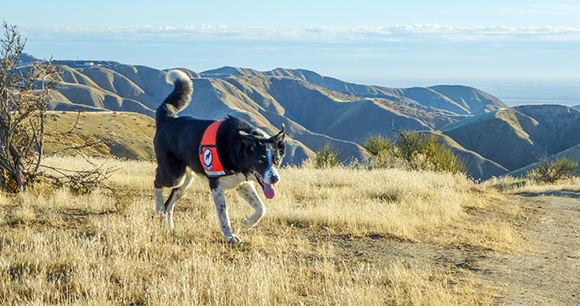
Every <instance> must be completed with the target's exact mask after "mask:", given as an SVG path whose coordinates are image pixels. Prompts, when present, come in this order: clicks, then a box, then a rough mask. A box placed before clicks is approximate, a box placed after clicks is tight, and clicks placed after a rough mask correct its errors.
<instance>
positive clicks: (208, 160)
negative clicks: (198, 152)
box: [203, 149, 213, 168]
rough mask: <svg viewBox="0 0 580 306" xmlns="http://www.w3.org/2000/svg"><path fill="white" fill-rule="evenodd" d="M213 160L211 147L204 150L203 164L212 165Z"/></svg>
mask: <svg viewBox="0 0 580 306" xmlns="http://www.w3.org/2000/svg"><path fill="white" fill-rule="evenodd" d="M212 162H213V154H212V153H211V150H210V149H205V151H203V164H204V165H205V166H206V167H207V168H209V167H211V163H212Z"/></svg>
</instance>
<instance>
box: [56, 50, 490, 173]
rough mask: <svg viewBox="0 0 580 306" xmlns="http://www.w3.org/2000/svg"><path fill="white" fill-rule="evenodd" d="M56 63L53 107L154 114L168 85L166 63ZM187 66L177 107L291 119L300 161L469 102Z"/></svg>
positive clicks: (463, 110)
mask: <svg viewBox="0 0 580 306" xmlns="http://www.w3.org/2000/svg"><path fill="white" fill-rule="evenodd" d="M57 64H60V65H61V69H62V71H63V73H62V79H63V82H62V83H61V84H59V86H58V87H57V91H56V92H55V93H53V97H54V101H53V102H52V103H51V107H52V109H54V110H67V111H68V110H82V111H95V110H101V111H103V110H114V111H130V112H137V113H141V114H146V115H148V116H153V115H154V110H155V109H156V108H157V106H158V105H159V104H160V103H161V102H162V101H163V99H164V98H165V96H167V94H168V93H169V92H170V91H171V86H170V85H168V84H167V83H166V82H165V74H166V72H165V71H160V70H156V69H152V68H148V67H143V66H128V65H122V64H119V63H115V62H76V61H60V62H57ZM186 72H187V73H188V74H189V75H190V76H191V77H192V78H193V79H194V88H195V90H194V93H193V96H192V103H191V105H190V106H189V107H188V108H187V109H185V110H184V111H183V113H182V115H190V116H195V117H199V118H208V119H219V118H223V117H225V116H226V115H230V114H231V115H235V116H239V117H242V118H244V119H246V120H248V121H250V122H252V123H254V124H256V125H258V126H261V127H263V128H265V129H266V130H268V131H270V132H275V131H276V130H277V129H279V128H280V127H281V123H283V122H284V123H285V124H286V125H287V126H291V127H293V129H292V132H291V133H289V138H290V139H291V141H290V142H291V143H292V149H291V150H289V152H290V154H291V155H290V156H288V157H287V159H286V161H287V162H290V163H300V162H301V161H302V160H303V159H305V158H307V157H308V156H312V155H313V154H314V152H315V151H316V150H318V149H320V148H321V147H322V146H324V145H326V144H331V145H332V146H333V147H334V148H335V149H336V150H338V151H340V152H342V155H341V156H343V159H347V158H352V157H354V158H364V157H366V153H365V152H364V150H363V149H362V148H361V147H360V145H358V144H357V143H361V142H363V141H364V140H365V139H366V138H367V137H369V136H371V135H376V134H383V135H391V134H392V129H393V128H396V129H398V130H403V129H408V130H433V129H436V128H438V127H441V126H443V125H446V124H448V123H451V122H453V121H455V120H457V119H456V118H458V117H459V115H458V114H468V113H469V112H470V108H471V106H469V103H464V101H472V100H473V98H470V97H468V96H465V97H464V98H463V100H461V99H460V98H458V97H457V96H461V94H456V95H455V96H453V97H451V98H448V97H446V96H445V95H444V94H442V93H440V92H439V91H441V90H439V91H437V90H435V89H421V88H413V89H389V88H382V87H376V86H374V87H368V86H363V85H357V84H350V83H346V82H342V81H340V80H337V79H333V78H328V77H322V76H320V75H318V74H316V73H314V72H310V71H306V70H286V69H276V70H273V71H270V72H258V71H255V70H251V69H242V68H233V67H224V68H221V69H219V70H216V71H208V72H204V73H201V74H197V73H194V72H191V71H187V70H186ZM448 94H450V93H448ZM476 96H477V95H476ZM456 100H457V101H459V100H461V101H460V103H457V102H456ZM480 100H481V99H480ZM487 102H489V103H490V104H491V105H495V104H494V103H496V101H492V100H488V101H487ZM487 102H482V103H483V104H485V103H487ZM438 107H441V108H438ZM491 108H493V107H491Z"/></svg>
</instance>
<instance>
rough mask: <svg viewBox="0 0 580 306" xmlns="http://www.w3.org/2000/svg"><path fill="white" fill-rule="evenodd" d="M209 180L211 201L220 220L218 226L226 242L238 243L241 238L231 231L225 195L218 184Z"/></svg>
mask: <svg viewBox="0 0 580 306" xmlns="http://www.w3.org/2000/svg"><path fill="white" fill-rule="evenodd" d="M212 185H218V184H215V183H212V182H211V181H210V187H211V195H212V196H213V201H214V203H215V209H216V212H217V215H218V220H219V222H220V228H221V230H222V232H223V233H224V237H225V239H226V241H227V242H230V243H238V242H242V239H240V238H238V237H237V236H236V235H234V233H233V232H232V225H231V223H230V217H229V215H228V208H227V206H226V197H225V195H224V190H223V188H221V187H220V186H212Z"/></svg>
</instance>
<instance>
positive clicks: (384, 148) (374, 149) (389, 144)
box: [363, 135, 400, 168]
mask: <svg viewBox="0 0 580 306" xmlns="http://www.w3.org/2000/svg"><path fill="white" fill-rule="evenodd" d="M363 147H364V148H365V150H366V151H367V152H368V153H369V154H370V155H371V166H373V167H378V168H392V167H395V166H396V165H397V164H400V162H398V156H399V154H398V152H397V151H398V149H397V146H396V145H395V142H394V141H393V140H392V139H391V138H388V137H384V136H382V135H375V136H371V137H369V138H368V139H367V140H366V141H365V142H364V144H363Z"/></svg>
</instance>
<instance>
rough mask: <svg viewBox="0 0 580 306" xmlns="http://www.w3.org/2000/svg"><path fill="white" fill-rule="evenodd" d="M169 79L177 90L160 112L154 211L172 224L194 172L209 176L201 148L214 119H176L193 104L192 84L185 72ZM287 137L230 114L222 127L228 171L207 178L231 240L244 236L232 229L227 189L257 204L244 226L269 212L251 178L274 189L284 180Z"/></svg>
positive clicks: (224, 162)
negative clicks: (282, 163) (167, 190)
mask: <svg viewBox="0 0 580 306" xmlns="http://www.w3.org/2000/svg"><path fill="white" fill-rule="evenodd" d="M167 81H168V82H169V83H172V84H173V85H174V89H173V92H171V94H169V96H167V98H166V99H165V101H164V102H163V103H162V104H161V105H160V106H159V108H158V109H157V112H156V124H157V130H156V134H155V139H154V144H155V153H156V156H157V171H156V176H155V182H154V185H155V193H156V199H157V205H156V211H157V212H160V213H162V212H165V213H167V214H168V217H169V223H170V227H171V228H173V206H174V203H175V201H176V200H177V199H179V198H180V197H181V196H182V195H183V194H184V193H185V191H187V189H188V188H189V186H190V185H191V182H192V180H193V177H194V176H193V175H192V174H193V173H195V174H198V175H199V176H202V177H207V175H206V174H205V172H204V169H203V165H202V164H201V161H200V159H199V153H198V150H199V146H200V143H201V140H202V137H203V133H204V131H205V130H206V128H207V127H208V126H209V125H210V124H212V123H213V122H214V121H213V120H201V119H196V118H192V117H178V116H177V113H178V112H179V111H181V110H183V109H184V108H186V107H187V105H188V104H189V101H190V99H191V94H192V92H193V85H192V82H191V80H190V79H189V77H187V75H186V74H185V73H183V72H181V71H177V70H174V71H171V72H170V73H169V74H168V75H167ZM284 137H285V130H284V128H282V131H280V132H279V133H278V134H277V135H275V136H272V137H269V136H268V135H267V134H266V133H264V132H263V131H262V130H260V129H258V128H256V127H254V126H252V125H250V124H249V123H248V122H247V121H245V120H242V119H238V118H235V117H232V116H228V117H227V118H226V119H225V121H224V122H223V123H222V124H221V126H220V128H219V129H218V131H217V137H216V139H217V140H216V146H217V150H218V153H219V156H220V160H221V162H222V165H223V167H224V169H225V170H226V171H227V173H228V175H227V176H224V177H218V178H212V177H207V178H208V180H209V186H210V189H211V191H212V195H213V197H214V202H215V205H216V210H217V213H218V218H219V220H220V226H221V229H222V231H223V233H224V236H225V238H226V240H227V241H228V242H239V241H240V239H239V238H238V237H236V236H235V235H234V234H233V233H232V231H231V226H230V222H229V217H228V216H227V209H226V205H225V198H224V196H223V189H226V188H236V189H237V190H238V193H239V194H240V196H241V197H242V198H244V199H245V200H246V201H247V202H248V204H250V205H251V206H252V207H254V209H255V210H256V212H255V213H254V215H252V216H251V217H250V218H248V219H247V220H245V221H244V225H245V226H247V227H251V226H254V225H255V224H256V223H257V222H258V221H259V219H260V218H261V217H262V216H263V214H264V213H265V207H264V205H263V203H262V201H261V200H260V198H259V196H258V195H257V194H256V191H255V189H254V186H253V183H250V182H251V181H257V182H258V183H259V184H260V185H261V186H262V188H264V185H269V186H270V188H271V185H274V184H276V183H278V182H279V181H280V176H279V174H278V170H277V169H278V166H279V164H280V161H281V159H282V157H283V156H284V151H285V144H284ZM192 172H193V173H192ZM162 188H172V191H171V194H170V196H169V198H168V199H167V201H166V202H163V197H162V192H161V190H162ZM272 190H273V188H272Z"/></svg>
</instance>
